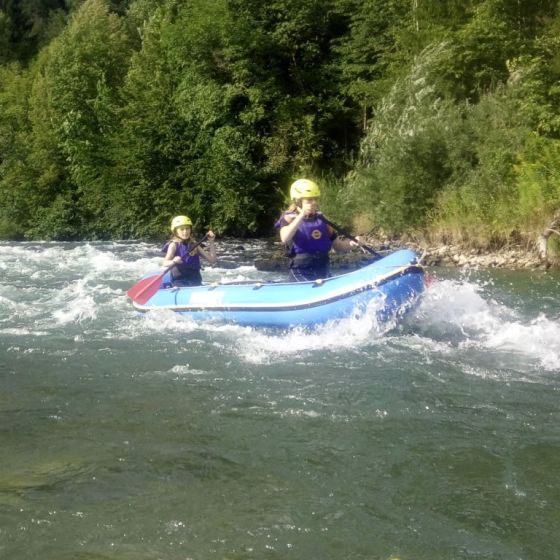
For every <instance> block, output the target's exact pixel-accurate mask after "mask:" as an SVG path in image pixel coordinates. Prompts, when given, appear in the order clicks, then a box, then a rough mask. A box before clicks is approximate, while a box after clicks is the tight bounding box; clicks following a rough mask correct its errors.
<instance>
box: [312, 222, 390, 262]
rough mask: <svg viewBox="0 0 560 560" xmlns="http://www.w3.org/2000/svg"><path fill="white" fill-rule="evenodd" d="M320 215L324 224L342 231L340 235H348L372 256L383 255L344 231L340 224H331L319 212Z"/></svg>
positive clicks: (380, 256)
mask: <svg viewBox="0 0 560 560" xmlns="http://www.w3.org/2000/svg"><path fill="white" fill-rule="evenodd" d="M321 217H322V218H323V220H324V221H325V223H326V224H328V225H329V226H331V227H332V228H333V229H335V230H336V231H338V233H342V235H344V236H345V237H348V239H351V240H352V241H354V242H356V243H357V244H358V245H359V246H360V247H362V248H363V249H365V250H366V251H367V252H368V253H370V254H371V255H373V256H374V257H378V258H382V257H383V255H381V254H380V253H378V252H377V251H375V250H374V249H372V248H371V247H370V246H369V245H366V244H365V243H362V242H361V241H360V240H359V239H357V238H356V237H354V236H353V235H351V234H350V233H348V231H346V230H345V229H343V228H341V227H340V226H338V225H336V224H333V223H332V222H331V221H330V220H327V218H325V216H324V215H323V214H321Z"/></svg>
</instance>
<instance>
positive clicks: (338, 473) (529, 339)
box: [0, 240, 560, 560]
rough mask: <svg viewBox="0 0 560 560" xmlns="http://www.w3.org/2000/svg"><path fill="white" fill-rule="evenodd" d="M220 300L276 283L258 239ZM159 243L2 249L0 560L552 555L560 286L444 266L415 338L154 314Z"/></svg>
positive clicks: (388, 331) (239, 249)
mask: <svg viewBox="0 0 560 560" xmlns="http://www.w3.org/2000/svg"><path fill="white" fill-rule="evenodd" d="M218 250H219V257H220V258H221V259H222V261H224V262H225V263H227V264H226V265H225V266H224V267H220V264H219V263H218V265H217V266H216V267H209V268H207V269H206V270H205V271H204V277H205V279H207V280H208V281H215V280H220V279H224V278H225V279H227V280H245V279H249V278H258V279H263V280H265V279H273V278H274V277H275V275H274V274H273V273H264V272H259V271H257V270H255V268H254V267H253V266H252V262H253V260H254V259H255V258H256V257H257V256H259V255H261V254H262V253H263V251H266V250H268V249H267V248H266V243H265V242H263V241H258V240H255V241H249V242H240V241H239V240H229V241H228V240H226V241H221V242H220V243H219V244H218ZM160 261H161V258H160V255H159V253H158V247H156V246H153V245H149V244H143V243H91V244H61V243H29V244H2V243H0V272H1V275H0V356H1V358H0V379H1V387H2V391H1V392H0V445H1V448H2V451H3V452H2V454H1V455H0V557H2V558H9V559H11V560H27V559H32V558H33V559H35V558H56V559H68V560H70V559H72V560H74V559H77V558H80V559H88V560H93V559H96V560H97V559H101V558H103V559H108V558H110V559H126V558H130V559H135V560H136V559H156V558H165V559H166V560H176V559H177V560H179V559H181V560H184V559H185V558H193V559H197V560H198V559H205V558H208V559H210V558H244V559H245V558H255V559H261V558H288V557H290V558H297V559H300V558H301V559H306V560H308V559H309V558H321V559H326V560H329V559H332V560H335V559H336V560H339V559H340V558H355V559H364V560H366V559H367V560H370V559H382V560H385V559H387V558H389V557H390V556H391V555H394V556H398V557H399V558H401V559H402V560H407V559H410V560H412V559H419V558H454V559H457V558H458V559H462V558H465V559H473V558H507V559H510V558H523V559H525V558H536V557H537V555H539V557H540V556H545V557H550V558H554V557H555V555H556V554H557V550H558V549H559V547H560V539H559V537H558V536H557V531H555V528H556V526H557V522H558V516H557V511H558V508H559V506H560V495H559V492H558V491H557V489H556V488H557V485H555V484H554V480H555V479H556V473H557V472H558V468H559V467H560V446H559V445H558V444H557V442H558V441H560V440H559V435H560V434H559V432H560V429H559V427H558V426H559V425H560V423H559V420H560V418H559V413H558V406H557V396H558V395H557V394H558V391H559V388H560V383H559V376H558V374H559V372H560V303H559V299H560V298H558V293H559V288H560V277H559V276H558V275H554V274H542V273H540V274H537V273H530V272H507V271H469V272H467V273H464V272H460V271H455V270H450V271H444V270H437V271H435V276H436V282H435V283H434V284H433V285H432V287H431V289H430V291H429V292H428V293H427V294H426V297H424V299H423V301H422V303H421V304H420V306H419V307H418V308H417V309H416V310H415V311H414V313H413V314H412V315H410V316H409V317H408V318H407V319H406V321H405V322H404V323H400V324H394V325H392V324H391V325H387V324H384V325H380V324H377V323H376V322H375V321H374V320H373V319H371V318H369V317H366V318H365V319H363V320H360V321H356V320H352V319H348V320H344V321H340V322H337V323H333V324H328V325H324V326H321V327H319V328H317V329H314V330H303V329H289V330H286V331H279V330H267V329H252V328H245V327H243V328H242V327H237V326H234V325H200V324H196V323H194V322H192V321H189V320H185V319H183V318H180V317H177V316H175V315H173V314H172V313H170V312H156V313H149V314H147V315H145V316H140V315H138V314H136V313H135V312H134V310H133V309H132V307H131V305H130V302H129V301H127V299H126V297H125V293H126V290H127V289H128V288H129V287H130V286H131V285H132V284H133V283H134V282H136V281H137V280H138V279H139V278H140V277H141V276H142V275H143V274H144V273H145V272H146V271H148V270H152V269H157V267H158V265H159V264H160Z"/></svg>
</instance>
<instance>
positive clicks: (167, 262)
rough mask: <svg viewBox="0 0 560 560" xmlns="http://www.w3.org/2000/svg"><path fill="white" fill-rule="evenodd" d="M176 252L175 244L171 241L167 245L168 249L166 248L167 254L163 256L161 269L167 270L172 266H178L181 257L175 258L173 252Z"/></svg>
mask: <svg viewBox="0 0 560 560" xmlns="http://www.w3.org/2000/svg"><path fill="white" fill-rule="evenodd" d="M176 251H177V244H176V243H175V242H174V241H172V242H171V243H169V247H167V253H166V254H165V258H164V259H163V267H164V268H169V267H170V266H171V265H173V264H179V263H180V262H181V257H179V256H177V257H176V256H175V252H176Z"/></svg>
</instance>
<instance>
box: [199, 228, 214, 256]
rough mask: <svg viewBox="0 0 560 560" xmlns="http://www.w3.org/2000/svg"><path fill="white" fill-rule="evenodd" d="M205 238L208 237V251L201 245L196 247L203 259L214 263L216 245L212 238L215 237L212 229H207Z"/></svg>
mask: <svg viewBox="0 0 560 560" xmlns="http://www.w3.org/2000/svg"><path fill="white" fill-rule="evenodd" d="M206 238H207V239H208V251H205V250H204V249H203V248H202V245H199V246H198V247H197V251H198V254H199V255H200V256H201V257H203V258H204V259H206V260H207V261H208V262H209V263H210V264H215V263H216V260H217V259H216V246H215V245H214V239H216V236H215V235H214V232H213V231H209V232H208V233H207V234H206Z"/></svg>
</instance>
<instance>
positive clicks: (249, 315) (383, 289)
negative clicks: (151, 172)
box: [133, 250, 424, 328]
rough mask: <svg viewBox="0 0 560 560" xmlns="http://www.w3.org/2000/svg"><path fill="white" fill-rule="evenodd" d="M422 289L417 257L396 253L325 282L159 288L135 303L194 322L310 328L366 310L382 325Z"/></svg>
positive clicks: (140, 307) (406, 252) (164, 280)
mask: <svg viewBox="0 0 560 560" xmlns="http://www.w3.org/2000/svg"><path fill="white" fill-rule="evenodd" d="M166 283H167V284H168V283H169V278H168V275H166V276H164V277H163V278H162V286H165V284H166ZM423 291H424V270H423V268H422V266H421V265H420V264H419V263H418V258H417V255H416V253H414V252H413V251H409V250H400V251H396V252H394V253H391V254H390V255H388V256H386V257H384V258H382V259H380V260H377V261H375V262H373V263H370V264H368V265H367V266H364V267H363V268H360V269H359V270H354V271H352V272H348V273H346V274H341V275H339V276H333V277H331V278H326V279H324V280H316V281H312V282H258V281H254V282H253V281H251V282H237V283H236V282H232V283H215V284H206V285H203V286H196V287H190V288H164V287H161V288H160V289H159V290H158V291H157V292H156V293H155V294H154V295H153V296H152V297H151V298H150V299H149V300H148V301H147V302H146V303H145V304H143V305H141V304H138V303H137V302H133V304H134V307H135V308H136V309H137V310H138V311H141V312H146V311H153V310H156V309H168V310H171V311H174V312H176V313H180V314H181V315H185V316H187V317H189V318H191V319H193V320H195V321H212V322H220V323H235V324H238V325H249V326H274V327H283V328H286V327H292V326H305V327H310V326H314V325H318V324H321V323H325V322H327V321H331V320H337V319H344V318H347V317H360V316H362V315H363V314H364V313H365V312H366V311H367V310H368V308H369V309H370V310H372V311H370V312H373V313H375V315H376V316H377V318H378V320H381V321H386V320H388V319H391V318H393V317H395V316H400V315H402V314H404V313H405V312H406V311H407V310H409V309H410V308H411V307H413V306H414V304H415V303H416V302H417V300H418V298H419V297H420V295H421V294H422V292H423Z"/></svg>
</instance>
